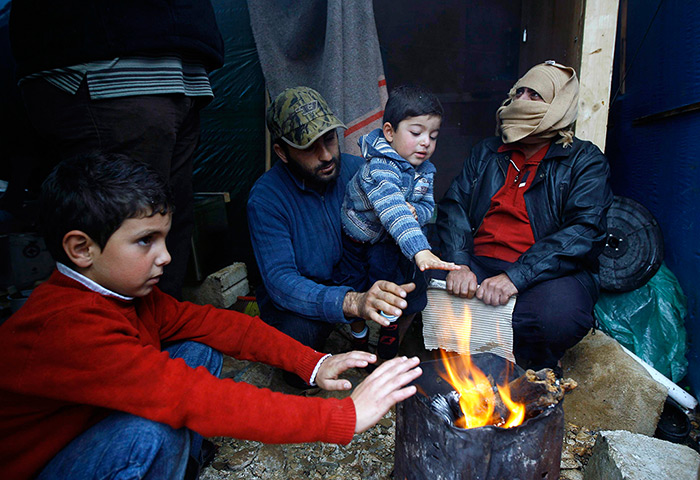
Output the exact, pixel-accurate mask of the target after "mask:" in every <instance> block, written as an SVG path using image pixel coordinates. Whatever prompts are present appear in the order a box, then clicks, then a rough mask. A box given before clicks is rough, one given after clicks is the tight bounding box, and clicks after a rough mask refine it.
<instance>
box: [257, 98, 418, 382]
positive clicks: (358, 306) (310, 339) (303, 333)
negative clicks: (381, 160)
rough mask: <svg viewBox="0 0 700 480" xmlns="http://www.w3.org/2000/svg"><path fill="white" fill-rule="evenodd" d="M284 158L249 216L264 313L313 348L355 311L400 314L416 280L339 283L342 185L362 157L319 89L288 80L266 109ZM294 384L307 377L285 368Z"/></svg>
mask: <svg viewBox="0 0 700 480" xmlns="http://www.w3.org/2000/svg"><path fill="white" fill-rule="evenodd" d="M266 120H267V126H268V128H269V130H270V134H271V135H272V140H273V142H274V145H273V148H274V150H275V153H276V154H277V155H278V156H279V158H280V161H278V162H277V163H275V164H274V165H273V167H272V168H271V169H270V170H269V171H267V172H266V173H265V174H264V175H263V176H262V177H260V178H259V179H258V181H257V182H256V183H255V185H254V186H253V189H252V190H251V192H250V196H249V198H248V222H249V224H250V235H251V240H252V244H253V250H254V251H255V258H256V260H257V263H258V267H259V268H260V274H261V276H262V280H263V284H262V285H261V286H260V287H259V288H258V289H257V290H256V296H257V298H258V303H259V305H260V317H261V318H262V320H263V321H265V322H267V323H268V324H270V325H272V326H274V327H276V328H277V329H279V330H281V331H282V332H284V333H286V334H287V335H289V336H290V337H292V338H294V339H296V340H298V341H300V342H301V343H303V344H304V345H307V346H310V347H311V348H314V349H316V350H322V349H323V347H324V344H325V342H326V339H327V338H328V336H329V335H330V334H331V332H332V331H333V329H334V328H335V326H336V325H338V324H347V323H350V322H351V321H353V320H356V319H357V318H364V319H365V320H370V321H375V322H377V323H379V324H380V325H385V326H386V325H389V321H388V320H387V319H386V318H385V317H383V316H382V315H380V313H379V312H380V311H384V312H386V313H388V314H389V315H397V316H399V315H401V313H402V309H404V308H406V306H407V305H408V303H407V300H408V302H410V301H411V293H412V292H413V291H414V288H415V285H414V284H404V285H401V286H399V285H396V284H394V283H392V282H387V281H377V282H375V283H374V285H372V286H371V287H370V288H369V290H367V291H354V290H353V289H352V288H351V287H348V286H344V285H336V284H334V282H333V280H332V276H333V267H334V265H335V264H336V263H338V261H339V260H340V257H341V255H342V240H341V226H340V209H341V205H342V201H343V196H344V194H345V186H346V185H347V183H348V181H349V180H350V178H351V177H352V176H353V175H354V173H355V172H356V171H357V169H358V168H359V166H360V164H361V163H362V160H361V159H360V158H358V157H354V156H352V155H347V154H343V155H341V154H340V148H339V145H338V136H337V132H336V130H337V128H339V127H344V125H343V123H342V122H341V121H340V120H339V119H338V118H337V117H336V116H335V115H334V114H333V112H332V111H331V110H330V108H329V107H328V104H327V103H326V101H325V100H324V98H323V97H322V96H321V94H320V93H318V92H317V91H316V90H314V89H312V88H309V87H294V88H288V89H286V90H284V91H283V92H282V93H280V94H279V95H278V96H277V97H276V98H275V99H274V100H273V102H272V103H271V104H270V106H269V108H268V110H267V119H266ZM285 380H286V381H287V383H289V384H290V385H293V386H296V387H299V388H302V387H304V386H305V385H306V382H304V381H302V379H300V378H298V377H296V376H294V375H291V374H285Z"/></svg>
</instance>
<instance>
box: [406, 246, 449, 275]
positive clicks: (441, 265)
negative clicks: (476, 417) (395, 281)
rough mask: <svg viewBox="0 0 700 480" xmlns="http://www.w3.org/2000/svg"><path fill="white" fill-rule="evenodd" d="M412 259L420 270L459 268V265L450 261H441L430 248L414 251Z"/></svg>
mask: <svg viewBox="0 0 700 480" xmlns="http://www.w3.org/2000/svg"><path fill="white" fill-rule="evenodd" d="M413 259H414V260H415V262H416V265H418V268H420V271H421V272H423V271H425V270H431V269H432V270H459V269H460V266H459V265H457V264H455V263H452V262H443V261H442V260H440V258H438V257H437V256H436V255H434V254H433V252H431V251H430V250H421V251H420V252H418V253H416V255H415V257H413Z"/></svg>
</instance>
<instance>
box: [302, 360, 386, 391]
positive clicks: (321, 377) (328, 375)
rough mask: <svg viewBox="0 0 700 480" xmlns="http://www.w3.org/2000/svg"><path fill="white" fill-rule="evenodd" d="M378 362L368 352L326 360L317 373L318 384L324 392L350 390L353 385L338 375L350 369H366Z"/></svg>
mask: <svg viewBox="0 0 700 480" xmlns="http://www.w3.org/2000/svg"><path fill="white" fill-rule="evenodd" d="M376 361H377V357H376V356H375V355H372V354H371V353H368V352H358V351H355V352H348V353H341V354H340V355H333V356H332V357H328V358H326V359H325V360H324V361H323V363H321V366H320V367H319V368H318V372H316V384H317V385H318V386H319V387H321V388H322V389H324V390H350V389H351V388H352V384H351V383H350V381H348V380H346V379H342V378H341V379H339V378H338V375H340V374H341V373H343V372H344V371H346V370H348V369H350V368H364V367H366V366H367V365H369V364H370V363H374V362H376Z"/></svg>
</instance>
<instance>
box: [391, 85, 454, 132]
mask: <svg viewBox="0 0 700 480" xmlns="http://www.w3.org/2000/svg"><path fill="white" fill-rule="evenodd" d="M443 113H444V112H443V109H442V105H441V104H440V100H438V98H437V97H436V96H435V94H434V93H432V92H431V91H429V90H427V89H426V88H425V87H422V86H421V85H400V86H398V87H395V88H393V89H392V90H391V92H390V93H389V99H388V100H387V102H386V106H385V107H384V121H383V123H386V122H389V123H390V124H391V128H393V129H394V130H396V129H397V128H398V127H399V123H400V122H401V120H404V119H406V118H408V117H420V116H421V115H436V116H438V117H442V116H443Z"/></svg>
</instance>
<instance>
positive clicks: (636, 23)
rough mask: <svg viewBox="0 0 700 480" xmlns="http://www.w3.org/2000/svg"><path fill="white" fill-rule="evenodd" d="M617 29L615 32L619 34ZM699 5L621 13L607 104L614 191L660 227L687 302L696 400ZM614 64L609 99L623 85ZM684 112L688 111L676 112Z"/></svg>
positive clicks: (699, 348) (645, 6)
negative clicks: (623, 21)
mask: <svg viewBox="0 0 700 480" xmlns="http://www.w3.org/2000/svg"><path fill="white" fill-rule="evenodd" d="M619 32H620V29H619V28H618V33H619ZM699 43H700V3H698V2H680V1H671V0H666V1H663V0H639V1H637V2H634V8H630V9H629V10H628V13H627V38H626V45H627V52H626V65H625V67H626V72H627V75H626V78H625V84H624V86H625V90H624V93H619V94H618V95H617V97H616V98H615V99H614V101H613V103H612V104H611V111H610V118H609V122H608V123H609V126H608V139H607V148H606V154H607V155H608V158H609V159H610V165H611V171H612V180H613V184H612V186H613V191H614V193H615V194H616V195H622V196H626V197H630V198H632V199H634V200H637V201H638V202H640V203H641V204H643V205H644V206H645V207H647V208H648V209H649V210H650V211H651V213H652V214H653V215H654V217H655V218H656V219H657V221H658V222H659V225H660V226H661V230H662V232H663V237H664V244H665V250H666V254H665V263H666V265H667V266H668V268H669V269H670V270H671V271H672V272H673V273H674V274H675V276H676V277H677V278H678V280H679V282H680V284H681V287H682V288H683V292H684V293H685V295H686V296H687V299H688V316H687V318H686V330H687V332H688V338H689V342H690V350H689V354H688V360H689V366H688V377H687V381H688V383H689V384H690V386H691V387H692V389H693V391H694V392H695V395H696V397H697V396H698V394H699V393H700V289H699V288H698V280H699V277H700V208H698V205H700V181H698V173H699V172H698V170H699V167H700V154H699V153H698V152H700V135H698V132H700V111H698V110H693V105H694V104H696V103H698V102H700V50H699V49H698V48H697V46H698V44H699ZM619 46H620V43H619V35H618V51H617V52H616V58H615V71H614V72H615V73H614V78H613V89H612V91H613V93H615V92H616V91H617V88H618V86H619V84H620V78H621V71H622V69H621V58H622V55H621V51H620V48H619ZM688 106H689V107H690V108H689V110H690V111H686V112H685V113H681V110H682V109H684V108H687V107H688Z"/></svg>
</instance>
